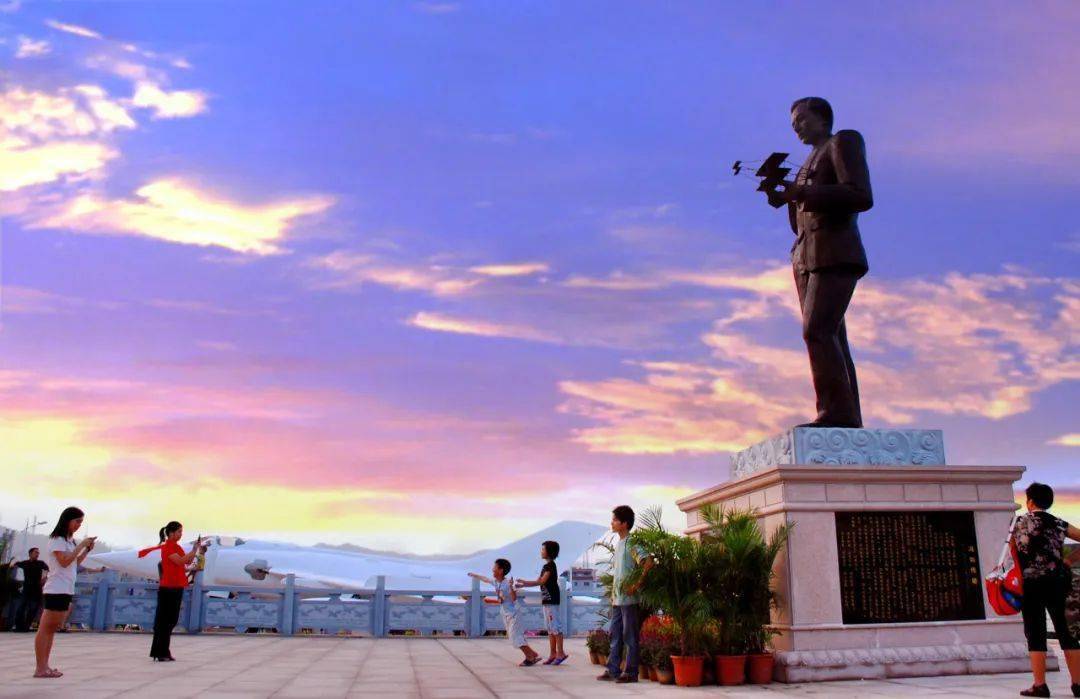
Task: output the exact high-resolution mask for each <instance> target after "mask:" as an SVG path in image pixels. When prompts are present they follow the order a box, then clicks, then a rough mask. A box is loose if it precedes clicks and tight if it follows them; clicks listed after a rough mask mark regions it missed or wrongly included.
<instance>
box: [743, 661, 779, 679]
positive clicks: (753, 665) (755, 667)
mask: <svg viewBox="0 0 1080 699" xmlns="http://www.w3.org/2000/svg"><path fill="white" fill-rule="evenodd" d="M775 663H776V659H775V658H774V657H773V654H772V653H754V654H752V655H751V656H750V657H749V660H748V662H747V670H746V678H747V680H749V681H750V684H769V683H770V682H772V679H773V666H774V665H775Z"/></svg>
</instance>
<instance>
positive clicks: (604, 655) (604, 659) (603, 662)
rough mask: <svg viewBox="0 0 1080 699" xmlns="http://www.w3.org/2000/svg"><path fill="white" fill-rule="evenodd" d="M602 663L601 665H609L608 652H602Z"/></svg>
mask: <svg viewBox="0 0 1080 699" xmlns="http://www.w3.org/2000/svg"><path fill="white" fill-rule="evenodd" d="M600 664H601V665H607V654H606V653H600Z"/></svg>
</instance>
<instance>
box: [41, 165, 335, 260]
mask: <svg viewBox="0 0 1080 699" xmlns="http://www.w3.org/2000/svg"><path fill="white" fill-rule="evenodd" d="M135 194H136V197H137V198H136V199H103V198H100V197H98V196H96V195H93V194H84V195H81V196H79V197H76V198H75V199H74V200H72V201H70V202H68V203H67V204H66V205H64V207H63V208H62V209H61V210H60V211H58V212H55V213H52V214H51V215H47V216H45V217H43V218H41V219H39V220H36V221H34V222H33V226H34V227H37V228H64V229H67V230H74V231H80V232H90V233H102V234H126V235H141V236H146V237H150V238H157V239H159V240H165V241H168V242H172V243H182V244H185V245H198V246H203V247H205V246H217V247H223V248H226V249H229V250H233V251H235V252H240V253H251V254H256V255H268V254H272V253H276V252H281V247H280V245H281V243H282V242H284V239H285V236H286V233H287V232H288V229H289V228H290V227H291V226H292V225H294V222H295V221H294V220H295V219H297V218H300V217H303V216H310V215H312V214H317V213H321V212H323V211H325V210H326V209H328V208H329V207H330V206H331V205H332V204H333V200H332V199H331V198H329V197H324V196H314V197H306V198H302V199H292V200H286V201H280V202H274V203H271V204H265V205H260V206H248V205H244V204H239V203H236V202H231V201H227V200H224V199H222V198H221V197H220V196H218V195H216V194H213V193H209V192H205V191H202V190H199V189H197V188H196V187H195V186H193V185H191V184H188V183H186V182H184V181H183V180H179V179H164V180H157V181H154V182H151V183H150V184H147V185H144V186H143V187H140V188H139V189H138V190H136V191H135Z"/></svg>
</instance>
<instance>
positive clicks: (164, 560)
mask: <svg viewBox="0 0 1080 699" xmlns="http://www.w3.org/2000/svg"><path fill="white" fill-rule="evenodd" d="M183 535H184V525H182V524H180V523H179V522H169V523H168V524H166V525H165V526H164V527H162V528H161V531H160V532H159V533H158V536H159V537H160V538H161V544H160V545H158V546H155V547H153V548H148V549H143V550H142V551H139V557H140V558H141V557H143V556H145V555H147V554H149V553H150V552H151V551H156V550H160V551H161V582H160V583H159V584H158V599H157V611H156V612H155V613H154V642H153V643H152V644H151V645H150V657H151V658H153V659H154V660H158V661H162V662H165V661H171V660H176V658H174V657H172V653H171V652H170V651H169V641H170V640H171V639H172V631H173V627H174V626H176V622H177V621H179V620H180V605H181V603H182V602H183V600H184V588H185V587H187V584H188V581H187V572H186V571H185V570H184V569H185V567H186V566H187V564H189V563H191V561H193V560H194V559H195V556H196V555H198V552H199V546H200V545H201V544H202V537H199V540H198V541H196V542H195V545H194V546H192V547H191V551H190V552H189V553H186V554H185V553H184V549H183V548H182V547H181V546H180V544H179V541H180V537H182V536H183Z"/></svg>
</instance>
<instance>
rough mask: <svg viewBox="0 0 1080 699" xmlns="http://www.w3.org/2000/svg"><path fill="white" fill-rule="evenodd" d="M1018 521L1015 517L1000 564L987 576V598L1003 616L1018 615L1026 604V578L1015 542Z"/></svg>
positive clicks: (1002, 551)
mask: <svg viewBox="0 0 1080 699" xmlns="http://www.w3.org/2000/svg"><path fill="white" fill-rule="evenodd" d="M1016 521H1017V518H1016V517H1013V522H1012V526H1010V527H1009V536H1008V538H1006V539H1005V546H1004V547H1002V549H1001V558H1000V559H999V560H998V564H997V565H996V566H994V568H993V569H992V570H991V571H990V572H989V573H987V575H986V598H987V599H988V600H989V602H990V606H991V608H993V610H994V611H995V612H997V613H998V614H1000V615H1001V616H1010V615H1012V614H1018V613H1019V612H1020V609H1021V607H1023V604H1024V576H1023V573H1022V572H1021V568H1020V556H1019V554H1018V553H1017V551H1016V542H1014V541H1013V531H1015V529H1016Z"/></svg>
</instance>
